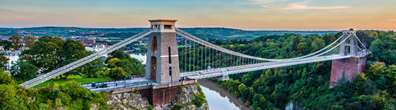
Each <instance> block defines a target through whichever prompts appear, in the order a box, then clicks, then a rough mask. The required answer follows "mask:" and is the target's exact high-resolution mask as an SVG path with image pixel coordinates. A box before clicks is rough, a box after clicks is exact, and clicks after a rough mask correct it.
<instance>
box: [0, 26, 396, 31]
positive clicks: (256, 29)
mask: <svg viewBox="0 0 396 110" xmlns="http://www.w3.org/2000/svg"><path fill="white" fill-rule="evenodd" d="M45 27H53V28H92V29H128V28H149V27H147V26H131V27H110V26H109V27H107V26H97V27H92V26H67V25H64V26H60V25H59V26H56V25H42V26H21V27H18V26H9V27H8V26H0V28H8V29H24V28H45ZM179 28H226V29H238V30H244V31H343V30H349V29H351V28H343V29H339V28H317V29H309V28H240V27H226V26H179ZM352 29H355V30H378V31H396V29H374V28H371V29H368V28H366V29H364V28H352Z"/></svg>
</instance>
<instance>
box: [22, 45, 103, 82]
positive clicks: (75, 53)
mask: <svg viewBox="0 0 396 110" xmlns="http://www.w3.org/2000/svg"><path fill="white" fill-rule="evenodd" d="M89 54H90V53H89V52H88V51H87V50H85V47H84V45H83V44H81V43H80V42H78V41H74V40H66V41H64V40H63V39H61V38H58V37H42V38H40V39H38V40H37V41H35V42H34V43H32V45H31V47H30V48H29V49H27V50H24V51H23V52H22V60H26V61H27V62H29V63H31V64H33V65H34V66H36V67H38V68H39V69H40V70H41V72H42V73H45V72H49V71H51V70H54V69H56V68H59V67H62V66H64V65H67V64H69V63H72V62H74V61H76V60H79V59H81V58H83V57H85V56H88V55H89ZM103 67H104V65H103V63H102V62H101V61H100V60H95V61H92V62H91V63H88V64H86V65H84V66H82V67H79V68H77V69H75V70H73V71H71V72H68V73H66V74H64V75H62V76H63V78H66V77H67V75H70V74H85V75H87V76H88V77H100V76H102V74H97V73H103V72H99V71H103V69H102V68H103Z"/></svg>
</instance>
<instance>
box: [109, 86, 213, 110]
mask: <svg viewBox="0 0 396 110" xmlns="http://www.w3.org/2000/svg"><path fill="white" fill-rule="evenodd" d="M179 88H180V90H181V92H180V93H179V94H177V95H176V98H175V100H172V101H171V103H169V104H166V105H163V106H158V107H153V106H152V105H150V104H149V101H148V98H147V97H144V96H142V94H140V93H139V92H138V91H132V92H125V93H118V94H110V95H109V98H108V101H107V104H108V107H109V109H112V110H150V109H156V110H207V109H208V104H207V102H206V99H205V96H204V94H203V92H202V90H201V88H200V87H199V85H198V84H192V85H183V86H179Z"/></svg>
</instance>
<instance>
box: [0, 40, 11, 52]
mask: <svg viewBox="0 0 396 110" xmlns="http://www.w3.org/2000/svg"><path fill="white" fill-rule="evenodd" d="M0 46H3V48H4V50H9V49H10V48H12V42H10V41H8V40H0Z"/></svg>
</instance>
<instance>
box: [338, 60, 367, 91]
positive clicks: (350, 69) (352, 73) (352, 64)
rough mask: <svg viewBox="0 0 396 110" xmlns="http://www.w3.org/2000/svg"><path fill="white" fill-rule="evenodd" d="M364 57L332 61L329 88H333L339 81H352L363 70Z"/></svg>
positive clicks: (364, 64)
mask: <svg viewBox="0 0 396 110" xmlns="http://www.w3.org/2000/svg"><path fill="white" fill-rule="evenodd" d="M365 66H366V57H352V58H348V59H339V60H333V61H332V64H331V77H330V87H331V88H332V87H335V86H336V85H337V83H339V82H340V81H352V80H353V79H354V78H355V77H356V76H357V75H359V74H361V73H362V72H363V71H364V70H365Z"/></svg>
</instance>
